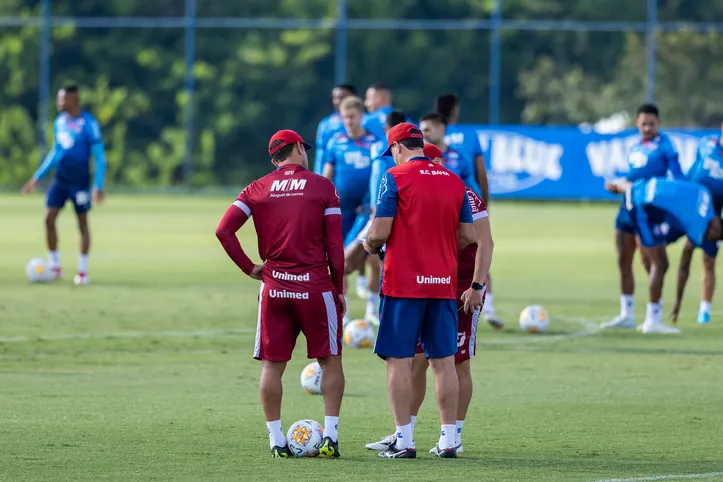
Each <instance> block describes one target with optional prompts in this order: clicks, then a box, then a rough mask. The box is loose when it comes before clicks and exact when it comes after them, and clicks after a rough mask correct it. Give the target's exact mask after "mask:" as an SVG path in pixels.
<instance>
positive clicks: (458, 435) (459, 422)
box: [454, 420, 464, 447]
mask: <svg viewBox="0 0 723 482" xmlns="http://www.w3.org/2000/svg"><path fill="white" fill-rule="evenodd" d="M462 427H464V420H457V433H456V434H455V436H454V446H455V447H458V446H460V445H462Z"/></svg>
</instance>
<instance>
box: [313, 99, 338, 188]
mask: <svg viewBox="0 0 723 482" xmlns="http://www.w3.org/2000/svg"><path fill="white" fill-rule="evenodd" d="M337 132H344V123H343V122H342V120H341V114H339V113H338V112H334V113H333V114H329V115H328V116H326V117H324V118H323V119H321V122H319V126H318V127H317V128H316V145H315V146H314V147H315V151H316V152H315V155H314V172H315V173H316V174H321V173H322V172H323V171H324V150H325V149H326V145H327V144H328V143H329V141H330V140H331V138H332V137H334V134H336V133H337Z"/></svg>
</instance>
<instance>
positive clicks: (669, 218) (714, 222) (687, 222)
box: [605, 177, 723, 334]
mask: <svg viewBox="0 0 723 482" xmlns="http://www.w3.org/2000/svg"><path fill="white" fill-rule="evenodd" d="M605 187H606V189H607V190H608V191H610V192H613V193H617V194H625V201H624V208H625V210H626V212H627V214H628V218H627V219H629V221H630V223H631V224H633V225H634V226H635V232H636V233H637V234H638V236H639V237H640V244H641V251H644V250H648V249H650V248H653V249H655V248H657V247H659V246H664V243H665V241H666V237H667V235H668V232H669V230H670V225H671V224H672V225H673V229H675V228H678V229H681V230H682V231H683V232H684V233H685V234H686V235H687V236H688V239H689V240H690V241H691V242H692V243H693V245H695V246H703V245H704V244H705V243H706V242H707V241H712V242H717V241H719V240H720V239H721V238H722V237H723V222H722V221H721V218H720V217H718V215H717V213H716V212H715V208H714V207H713V200H712V196H711V194H710V191H709V190H708V188H707V187H705V186H703V185H702V184H698V183H695V182H690V181H685V180H666V179H664V178H661V177H654V178H652V179H649V180H645V179H640V180H638V181H635V182H631V181H629V180H627V179H622V180H617V181H608V182H606V184H605ZM663 253H665V251H663ZM666 261H667V260H666ZM652 269H653V270H654V269H655V267H653V268H652ZM662 288H663V285H662V283H660V284H657V283H655V282H651V284H650V300H649V302H648V316H647V317H646V319H645V322H644V323H643V326H642V328H641V331H642V332H643V333H664V334H677V333H680V330H679V329H678V328H675V327H669V326H666V325H664V324H663V322H662V319H661V318H662V315H661V314H660V309H659V302H660V296H661V292H662Z"/></svg>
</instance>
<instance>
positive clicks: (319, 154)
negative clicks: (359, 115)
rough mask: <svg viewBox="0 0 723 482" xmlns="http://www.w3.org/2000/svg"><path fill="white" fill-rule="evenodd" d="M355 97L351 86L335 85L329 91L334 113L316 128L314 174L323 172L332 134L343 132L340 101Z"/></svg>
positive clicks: (354, 91)
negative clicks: (325, 154)
mask: <svg viewBox="0 0 723 482" xmlns="http://www.w3.org/2000/svg"><path fill="white" fill-rule="evenodd" d="M352 95H356V88H354V86H353V85H351V84H339V85H335V86H334V88H333V89H331V103H332V105H333V106H334V112H333V113H332V114H329V115H328V116H326V117H324V118H323V119H321V122H319V126H318V127H317V128H316V155H315V156H314V172H315V173H316V174H321V173H322V172H323V170H324V150H325V149H326V145H327V144H328V143H329V141H330V140H331V138H332V137H334V134H336V133H337V132H344V123H343V122H342V121H341V115H340V114H339V106H340V105H341V101H342V100H344V99H346V98H347V97H349V96H352Z"/></svg>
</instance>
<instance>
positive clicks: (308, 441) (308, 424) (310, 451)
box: [286, 420, 324, 457]
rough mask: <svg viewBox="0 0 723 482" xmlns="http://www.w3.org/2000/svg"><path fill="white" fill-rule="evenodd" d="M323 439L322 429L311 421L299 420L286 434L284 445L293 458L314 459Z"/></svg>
mask: <svg viewBox="0 0 723 482" xmlns="http://www.w3.org/2000/svg"><path fill="white" fill-rule="evenodd" d="M323 439H324V428H323V427H322V426H321V425H320V424H319V423H318V422H315V421H313V420H299V421H298V422H296V423H295V424H293V425H292V426H291V427H289V431H288V432H286V443H287V444H289V450H291V453H292V454H293V455H294V457H316V456H317V455H319V449H320V448H321V442H322V440H323Z"/></svg>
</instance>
